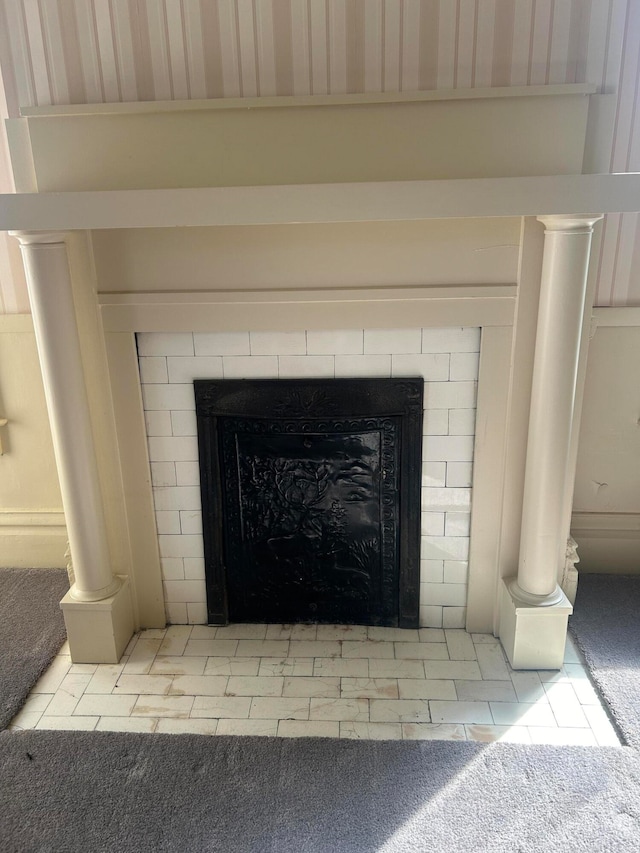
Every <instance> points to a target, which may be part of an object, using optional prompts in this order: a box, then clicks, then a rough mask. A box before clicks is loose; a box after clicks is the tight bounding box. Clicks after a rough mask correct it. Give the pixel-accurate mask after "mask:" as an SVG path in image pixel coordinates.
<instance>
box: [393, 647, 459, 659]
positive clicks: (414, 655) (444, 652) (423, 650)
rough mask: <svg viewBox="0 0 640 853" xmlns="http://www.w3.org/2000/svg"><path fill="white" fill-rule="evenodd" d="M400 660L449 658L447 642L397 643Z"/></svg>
mask: <svg viewBox="0 0 640 853" xmlns="http://www.w3.org/2000/svg"><path fill="white" fill-rule="evenodd" d="M395 647H396V658H398V659H399V660H403V659H406V660H411V659H413V660H449V651H448V649H447V645H446V643H396V644H395Z"/></svg>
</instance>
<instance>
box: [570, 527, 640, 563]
mask: <svg viewBox="0 0 640 853" xmlns="http://www.w3.org/2000/svg"><path fill="white" fill-rule="evenodd" d="M571 535H572V536H573V538H574V539H575V540H576V542H577V543H578V557H579V558H580V562H579V563H578V571H579V572H580V573H593V572H600V573H607V574H616V575H628V574H640V513H634V512H625V513H614V512H607V513H604V512H574V513H573V516H572V521H571Z"/></svg>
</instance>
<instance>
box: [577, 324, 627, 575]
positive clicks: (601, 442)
mask: <svg viewBox="0 0 640 853" xmlns="http://www.w3.org/2000/svg"><path fill="white" fill-rule="evenodd" d="M632 311H633V309H625V312H622V313H621V312H617V320H619V321H622V320H623V317H624V315H625V314H626V316H630V312H632ZM634 313H637V311H636V312H634ZM631 316H633V315H631ZM596 320H597V321H598V326H597V330H596V333H595V335H594V337H593V340H592V341H591V346H590V349H589V358H588V363H587V379H586V386H585V397H584V407H583V414H582V424H581V431H580V444H579V453H578V468H577V473H576V486H575V494H574V502H573V524H572V532H573V536H574V538H575V539H576V541H577V542H578V545H579V551H578V554H579V557H580V563H579V565H578V569H579V570H580V571H583V572H612V573H617V574H622V573H630V572H633V573H640V324H638V325H632V326H619V325H616V326H607V325H601V324H600V322H599V321H602V323H606V322H608V321H607V317H606V309H602V310H601V311H600V312H599V316H598V317H596Z"/></svg>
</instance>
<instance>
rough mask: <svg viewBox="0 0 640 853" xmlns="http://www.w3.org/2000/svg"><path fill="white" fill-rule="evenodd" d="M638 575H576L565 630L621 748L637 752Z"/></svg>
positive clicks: (639, 724)
mask: <svg viewBox="0 0 640 853" xmlns="http://www.w3.org/2000/svg"><path fill="white" fill-rule="evenodd" d="M639 612H640V575H632V576H622V575H587V574H584V575H580V583H579V585H578V595H577V598H576V603H575V608H574V613H573V616H572V617H571V619H570V621H569V627H570V630H571V632H572V634H573V636H574V637H575V639H576V642H577V643H578V645H579V647H580V649H581V650H582V652H583V654H584V656H585V659H586V661H587V664H588V665H589V670H590V672H591V676H592V678H593V680H594V682H595V684H596V686H597V688H598V689H599V690H600V693H601V695H602V697H603V698H604V700H605V702H606V703H607V705H608V707H609V710H610V713H611V715H612V717H613V719H614V721H615V723H616V724H617V726H618V728H619V730H620V733H621V735H622V737H623V739H624V742H625V743H627V744H629V745H630V746H634V747H636V748H638V747H640V617H639V615H638V614H639Z"/></svg>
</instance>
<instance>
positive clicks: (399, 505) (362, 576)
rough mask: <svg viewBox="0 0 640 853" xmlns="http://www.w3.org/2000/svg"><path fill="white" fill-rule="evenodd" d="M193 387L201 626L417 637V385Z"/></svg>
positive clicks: (419, 389)
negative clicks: (394, 632) (351, 630)
mask: <svg viewBox="0 0 640 853" xmlns="http://www.w3.org/2000/svg"><path fill="white" fill-rule="evenodd" d="M194 384H195V391H196V410H197V414H198V435H199V444H200V469H201V486H202V499H203V517H204V522H205V523H204V537H205V562H206V573H207V597H208V606H209V620H210V622H212V623H216V624H220V623H224V622H225V621H227V620H228V619H231V620H232V621H267V622H269V621H271V622H332V623H356V624H375V625H403V626H406V627H409V626H415V625H417V620H418V583H419V577H418V571H419V537H420V449H421V438H422V429H421V416H422V387H423V382H422V380H401V381H398V380H257V381H250V380H234V381H227V382H219V381H215V382H207V381H204V380H197V381H196V382H195V383H194Z"/></svg>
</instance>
